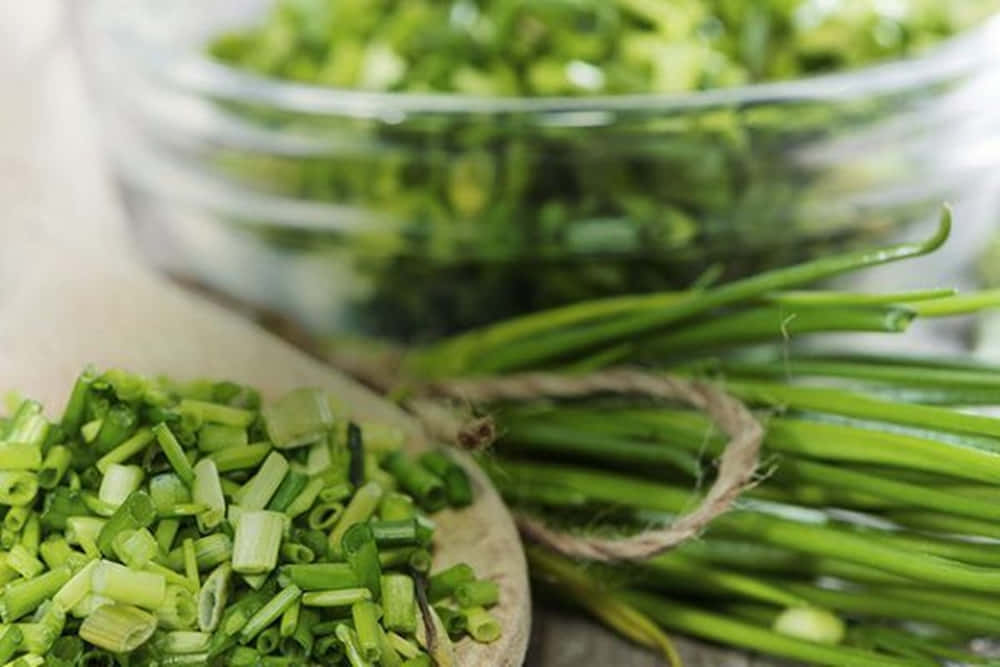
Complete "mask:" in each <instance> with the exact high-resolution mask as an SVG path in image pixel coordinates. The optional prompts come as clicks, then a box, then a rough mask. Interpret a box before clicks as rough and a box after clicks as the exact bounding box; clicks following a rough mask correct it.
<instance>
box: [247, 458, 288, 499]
mask: <svg viewBox="0 0 1000 667" xmlns="http://www.w3.org/2000/svg"><path fill="white" fill-rule="evenodd" d="M287 473H288V461H287V460H286V459H285V457H284V456H282V455H281V454H279V453H278V452H271V453H270V454H269V455H268V457H267V458H266V459H265V460H264V463H263V464H262V465H261V467H260V469H259V470H258V471H257V472H256V473H255V474H254V476H253V477H251V478H250V480H249V481H248V482H247V483H246V484H244V485H243V487H242V488H240V490H239V491H237V492H236V497H235V500H236V502H237V503H238V504H239V506H240V507H242V508H243V509H244V510H262V509H264V508H265V507H267V504H268V502H269V501H270V500H271V498H272V497H273V496H274V494H275V492H276V491H277V490H278V487H279V486H281V482H282V480H283V479H284V478H285V475H286V474H287Z"/></svg>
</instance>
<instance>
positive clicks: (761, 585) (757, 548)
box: [407, 211, 1000, 667]
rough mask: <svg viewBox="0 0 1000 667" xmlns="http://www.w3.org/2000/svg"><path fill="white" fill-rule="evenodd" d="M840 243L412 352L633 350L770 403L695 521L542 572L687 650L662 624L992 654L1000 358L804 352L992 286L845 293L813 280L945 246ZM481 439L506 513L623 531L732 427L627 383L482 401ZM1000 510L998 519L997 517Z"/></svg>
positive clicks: (689, 485)
mask: <svg viewBox="0 0 1000 667" xmlns="http://www.w3.org/2000/svg"><path fill="white" fill-rule="evenodd" d="M948 225H949V219H948V214H947V211H946V212H945V213H944V215H943V216H942V220H941V225H940V229H939V230H938V233H937V234H936V235H935V236H934V237H932V238H930V239H928V240H927V241H925V242H923V243H914V244H902V245H896V246H891V247H885V248H879V249H875V250H871V251H866V252H855V253H850V254H845V255H840V256H834V257H827V258H824V259H821V260H818V261H813V262H809V263H807V264H803V265H799V266H794V267H791V268H787V269H781V270H777V271H772V272H768V273H763V274H759V275H756V276H753V277H750V278H747V279H743V280H740V281H737V282H732V283H728V284H723V285H720V286H712V285H711V284H709V282H708V281H706V284H702V285H698V286H696V287H694V288H692V289H691V290H689V291H686V292H678V293H668V294H656V295H648V296H635V297H627V298H617V299H608V300H601V301H595V302H588V303H583V304H578V305H575V306H570V307H565V308H561V309H558V310H554V311H548V312H544V313H539V314H535V315H529V316H525V317H521V318H519V319H516V320H511V321H507V322H502V323H499V324H496V325H494V326H492V327H488V328H486V329H482V330H478V331H473V332H471V333H468V334H465V335H462V336H459V337H456V338H454V339H451V340H448V341H445V342H443V343H441V344H438V345H437V346H435V347H434V348H428V349H424V350H418V351H415V352H413V353H412V354H411V355H410V357H409V359H408V361H407V368H408V369H409V370H410V372H411V373H414V374H417V375H418V376H419V375H422V376H423V377H435V378H436V379H441V378H447V377H475V376H483V375H487V374H503V373H509V372H513V371H525V370H533V371H537V370H546V371H552V372H556V373H562V374H565V375H566V376H568V377H572V376H573V375H574V374H579V373H586V372H591V371H598V370H600V369H602V368H604V367H608V366H613V365H621V364H625V363H628V364H642V365H644V366H645V367H646V369H647V370H648V371H649V372H650V373H653V374H659V373H667V372H669V373H671V374H673V375H680V376H684V377H690V378H696V379H703V380H707V381H713V382H717V383H719V386H721V387H722V388H724V389H725V390H726V391H728V392H729V393H730V394H731V395H733V396H735V397H737V398H739V399H741V400H742V401H743V402H745V403H746V404H747V405H748V406H749V407H750V408H751V409H752V410H753V411H754V414H755V415H756V416H757V417H758V418H759V419H760V420H761V422H762V423H763V424H764V426H765V430H766V435H765V440H764V444H763V449H762V453H761V465H760V468H759V482H758V483H757V484H756V485H755V486H753V487H752V488H750V489H749V490H747V491H746V492H745V493H744V494H743V495H742V496H741V497H740V498H739V499H738V501H737V502H736V504H735V505H734V506H733V507H732V508H731V509H730V511H728V512H726V513H724V514H722V515H721V516H719V517H718V518H716V519H715V520H714V521H713V522H712V523H711V524H710V525H709V527H708V528H707V530H706V531H705V532H704V533H703V534H702V535H701V536H700V537H699V538H698V539H695V540H691V541H689V542H686V543H685V544H683V545H681V546H680V547H679V548H677V549H675V550H672V551H669V552H666V553H663V554H661V555H659V556H655V557H653V558H652V559H650V560H648V561H646V562H640V563H613V564H609V563H596V562H581V561H576V560H573V559H570V558H567V557H565V556H563V555H560V554H558V553H555V552H553V551H550V550H548V549H546V548H544V547H542V546H540V545H535V546H530V545H529V549H528V554H529V562H530V564H531V568H532V575H533V578H534V579H535V581H536V583H537V586H538V590H539V591H540V592H543V593H547V594H549V595H550V596H551V597H552V598H554V599H557V600H561V601H564V602H570V603H573V604H575V605H577V606H579V607H582V608H583V609H586V610H589V611H590V613H592V614H593V615H595V616H596V617H598V618H599V619H601V620H602V621H603V622H605V623H606V624H608V625H609V626H611V627H613V628H615V629H616V630H618V631H619V632H621V633H622V634H624V635H625V636H627V637H629V638H631V639H633V640H634V641H637V642H639V643H641V644H645V645H647V646H649V647H651V648H653V649H654V650H658V651H660V652H661V653H663V654H664V655H665V656H666V657H668V658H669V659H670V660H671V661H672V662H675V663H676V662H677V661H676V656H675V654H673V652H672V649H671V648H670V645H669V640H668V638H667V636H666V635H665V634H664V631H665V630H667V631H673V632H677V633H682V634H686V635H690V636H693V637H697V638H701V639H704V640H709V641H712V642H718V643H722V644H726V645H729V646H732V647H737V648H741V649H746V650H749V651H757V652H763V653H767V654H772V655H775V656H781V657H784V658H788V659H792V660H796V661H803V662H808V663H810V664H822V665H837V666H839V667H843V666H844V665H853V666H858V667H868V666H872V667H875V666H880V667H881V666H889V665H936V664H941V662H942V661H958V662H964V663H969V664H985V663H986V660H985V659H983V658H980V657H978V656H976V655H974V654H973V653H972V652H971V650H970V649H969V648H968V647H969V645H970V641H971V640H972V639H973V638H979V637H995V636H997V634H998V631H1000V604H998V603H997V600H996V598H995V595H996V594H997V593H998V592H1000V507H998V506H997V505H996V504H995V501H996V498H997V497H998V495H1000V487H998V486H997V482H998V481H1000V419H998V418H995V417H991V416H988V415H987V414H985V412H986V411H984V410H982V409H980V408H982V407H984V406H994V405H1000V368H989V367H985V366H982V365H978V364H976V363H974V362H972V361H967V360H959V361H942V360H927V359H916V358H905V357H874V356H862V355H857V354H850V353H845V354H837V355H832V354H826V355H823V356H820V355H818V354H816V353H809V352H807V351H804V350H802V349H801V348H800V347H799V346H798V343H799V338H800V337H802V335H803V334H813V333H825V332H870V331H880V332H886V333H899V332H902V331H904V330H905V329H906V328H907V326H908V325H909V324H910V323H911V321H913V320H914V319H915V318H917V317H918V316H919V317H938V316H953V315H962V314H968V313H974V312H977V311H979V310H981V309H983V308H987V307H989V306H992V305H996V304H997V303H998V302H1000V294H998V293H996V292H978V293H973V294H969V295H956V294H955V293H954V292H952V291H949V290H944V291H942V290H922V291H914V292H908V293H894V294H852V293H843V292H833V291H827V290H823V289H812V290H806V289H805V287H806V286H807V285H810V284H812V283H815V282H816V281H819V280H823V279H826V278H830V277H833V276H836V275H840V274H844V273H849V272H852V271H855V270H860V269H863V268H865V267H869V266H874V265H877V264H882V263H885V262H889V261H895V260H905V259H907V258H910V257H914V256H917V255H923V254H926V253H929V252H932V251H933V250H935V249H936V248H937V247H939V246H940V245H941V244H942V243H943V242H944V241H945V239H946V237H947V235H948ZM487 407H488V409H489V410H490V411H491V413H492V414H493V415H494V417H495V418H496V419H497V421H498V423H499V426H500V431H501V432H502V433H503V437H502V438H501V439H500V441H499V442H498V443H497V445H496V446H495V448H494V449H492V450H491V451H489V452H488V453H486V454H484V455H483V456H482V457H481V462H482V465H483V466H484V468H485V469H486V470H487V471H488V472H489V473H490V475H491V476H492V478H493V480H494V482H495V483H496V485H497V486H498V488H499V489H500V490H501V492H502V493H503V494H504V496H505V497H506V498H507V500H508V501H509V502H510V503H511V505H512V507H513V508H514V510H515V511H516V512H519V513H524V514H529V515H532V516H534V517H541V518H544V519H545V520H546V521H548V522H549V523H550V524H551V525H553V526H556V527H559V528H560V529H562V530H564V531H567V532H571V533H577V534H596V535H601V536H604V537H607V536H614V535H628V534H632V533H635V532H638V531H642V530H643V529H645V528H648V527H650V526H657V525H666V524H669V523H670V522H671V521H672V520H673V518H674V517H676V516H677V515H679V514H682V513H685V512H686V511H688V510H690V509H692V508H693V507H694V506H695V505H696V504H697V502H698V501H699V500H700V497H701V495H702V492H703V490H704V489H706V488H707V487H708V485H709V483H710V481H711V478H712V475H713V463H714V461H715V460H716V459H717V457H718V455H719V454H720V453H721V452H722V450H723V448H724V447H725V444H726V443H725V438H724V437H723V436H722V435H721V434H720V433H719V431H718V430H717V428H716V426H715V425H713V423H712V422H711V421H710V420H709V418H708V417H707V416H706V415H704V414H702V413H700V412H698V411H695V410H692V409H688V408H682V407H678V406H675V405H670V404H664V403H663V402H657V401H654V400H651V399H648V398H643V397H638V396H612V395H603V396H593V397H589V398H587V399H582V400H572V401H568V400H553V399H546V398H544V397H540V398H539V400H537V401H533V402H528V403H518V404H511V403H507V404H503V403H498V404H495V405H491V406H487ZM994 522H997V523H994Z"/></svg>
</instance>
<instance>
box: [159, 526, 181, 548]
mask: <svg viewBox="0 0 1000 667" xmlns="http://www.w3.org/2000/svg"><path fill="white" fill-rule="evenodd" d="M180 527H181V522H180V521H179V520H178V519H160V521H159V522H158V523H157V524H156V543H157V544H158V545H160V550H161V551H170V547H172V546H173V544H174V538H175V537H177V531H178V530H180Z"/></svg>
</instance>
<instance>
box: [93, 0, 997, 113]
mask: <svg viewBox="0 0 1000 667" xmlns="http://www.w3.org/2000/svg"><path fill="white" fill-rule="evenodd" d="M120 1H121V0H98V1H97V2H94V3H93V5H92V11H91V12H90V15H89V17H88V19H87V20H88V21H94V20H97V17H99V15H100V13H101V11H102V10H104V11H107V10H109V9H111V8H110V7H109V5H113V4H114V3H115V2H120ZM128 13H129V12H116V14H117V15H116V16H115V21H116V23H118V27H121V21H122V19H123V18H124V17H123V14H128ZM126 25H127V24H126ZM92 27H96V26H92ZM98 29H99V28H98ZM137 37H138V36H137V35H135V34H132V33H130V32H129V31H128V30H124V31H123V30H114V31H111V33H110V42H111V43H112V45H113V47H114V48H117V49H119V50H122V51H123V53H122V54H121V55H123V56H125V59H124V62H130V63H132V64H133V66H135V67H137V68H138V70H139V72H140V73H141V74H144V75H147V76H150V77H152V78H153V79H155V80H159V81H160V82H161V83H163V84H165V85H167V86H169V87H171V88H174V89H177V90H179V91H186V92H192V93H196V94H198V95H204V96H210V97H213V98H216V99H225V100H231V101H239V102H249V103H253V104H260V105H263V106H267V107H270V108H274V109H278V110H283V111H289V112H296V113H303V114H308V115H322V114H337V115H346V116H352V117H358V118H377V119H379V120H382V121H384V122H390V123H392V122H402V121H403V120H405V119H406V118H407V117H408V116H411V115H422V114H428V115H448V116H453V115H494V114H495V115H518V114H523V115H548V114H557V115H559V116H560V117H561V120H562V122H561V123H560V124H565V123H566V120H567V117H570V121H569V123H568V124H571V125H572V124H574V123H573V121H572V119H571V117H572V116H573V115H574V114H577V115H578V116H579V118H578V120H579V124H580V125H588V124H591V123H590V121H591V120H592V119H589V118H588V115H590V114H595V113H596V114H606V113H608V112H611V113H642V112H647V113H652V112H655V113H660V114H662V113H665V112H666V113H669V112H683V111H691V110H698V109H711V108H716V107H733V106H754V105H758V104H765V103H768V104H770V103H781V102H797V101H838V100H849V99H853V98H857V97H861V96H866V95H871V94H873V93H877V94H880V95H884V94H891V93H896V92H904V91H906V90H908V89H912V88H914V87H920V86H925V85H928V84H933V83H936V82H941V81H946V80H949V79H952V78H954V77H956V76H960V75H962V74H965V73H967V72H969V71H972V70H975V69H977V68H979V67H985V66H988V65H989V64H990V63H991V61H1000V11H998V12H996V13H994V14H993V15H991V16H989V17H988V18H987V19H985V20H984V21H982V23H981V24H980V25H976V26H973V27H970V28H968V29H967V30H965V31H963V32H961V33H958V34H956V35H954V36H952V37H950V38H948V39H945V40H943V41H942V42H940V43H939V44H937V45H935V46H934V47H933V48H930V49H928V50H927V51H926V52H924V53H921V54H918V55H915V56H912V57H909V58H902V59H895V60H889V61H884V62H879V63H875V64H872V65H869V66H866V67H861V68H857V69H852V70H844V71H840V72H832V73H826V74H820V75H816V76H809V77H803V78H799V79H791V80H787V81H774V82H763V83H754V84H747V85H742V86H734V87H729V88H716V89H709V90H703V91H694V92H690V93H638V94H627V95H595V96H578V97H570V96H537V97H533V96H518V97H509V96H508V97H502V96H498V97H487V96H480V95H469V94H462V93H448V92H443V93H408V92H380V91H366V90H360V89H354V88H334V87H329V86H320V85H315V84H308V83H301V82H295V81H288V80H283V79H276V78H271V77H266V76H261V75H257V74H253V73H250V72H246V71H243V70H239V69H237V68H234V67H231V66H228V65H225V64H223V63H220V62H218V61H216V60H213V59H212V58H210V57H208V56H206V55H205V54H204V53H200V52H195V53H191V52H186V53H182V54H180V55H179V56H178V54H177V52H176V50H171V49H169V48H166V47H162V46H160V47H158V48H157V47H156V46H155V45H152V44H150V42H149V41H148V40H142V39H137ZM151 47H153V48H151Z"/></svg>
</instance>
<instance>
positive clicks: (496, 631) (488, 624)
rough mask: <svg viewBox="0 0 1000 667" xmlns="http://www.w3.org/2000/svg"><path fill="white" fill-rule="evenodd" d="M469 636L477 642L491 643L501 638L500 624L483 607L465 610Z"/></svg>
mask: <svg viewBox="0 0 1000 667" xmlns="http://www.w3.org/2000/svg"><path fill="white" fill-rule="evenodd" d="M462 613H463V614H465V624H466V627H467V628H468V632H469V635H470V636H471V637H472V638H473V639H475V640H476V641H477V642H481V643H490V642H494V641H496V640H497V639H499V638H500V623H499V621H497V620H496V619H495V618H494V617H493V615H492V614H490V613H489V612H488V611H486V610H485V609H483V608H482V607H469V608H467V609H463V610H462Z"/></svg>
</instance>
